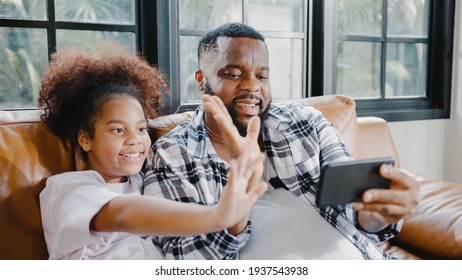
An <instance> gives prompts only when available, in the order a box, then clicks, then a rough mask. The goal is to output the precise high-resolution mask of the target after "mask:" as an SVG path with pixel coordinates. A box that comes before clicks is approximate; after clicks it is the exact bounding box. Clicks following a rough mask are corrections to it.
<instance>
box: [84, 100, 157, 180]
mask: <svg viewBox="0 0 462 280" xmlns="http://www.w3.org/2000/svg"><path fill="white" fill-rule="evenodd" d="M94 127H95V132H94V137H93V138H90V137H89V135H88V133H86V132H83V131H81V133H79V144H80V146H81V147H82V148H83V149H84V151H86V152H87V155H88V162H87V163H88V169H90V170H95V171H97V172H99V173H100V174H101V175H102V176H103V178H104V180H105V181H106V182H107V183H120V182H123V181H125V180H126V178H125V177H126V176H128V175H135V174H137V173H138V172H140V170H141V168H142V166H143V163H144V160H145V159H146V157H147V155H148V152H149V148H150V146H151V139H150V138H149V134H148V131H147V122H146V119H145V118H144V113H143V109H142V107H141V105H140V103H139V102H138V101H137V100H136V99H135V98H133V97H128V96H120V95H119V96H116V97H114V98H111V99H109V100H108V101H106V102H105V103H104V105H103V108H102V114H101V116H100V117H99V118H97V119H96V121H95V125H94Z"/></svg>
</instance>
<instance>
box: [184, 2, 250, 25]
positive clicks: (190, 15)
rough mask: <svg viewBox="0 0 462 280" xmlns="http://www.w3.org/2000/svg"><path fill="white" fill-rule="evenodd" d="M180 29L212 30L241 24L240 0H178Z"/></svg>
mask: <svg viewBox="0 0 462 280" xmlns="http://www.w3.org/2000/svg"><path fill="white" fill-rule="evenodd" d="M179 10H180V19H179V21H180V29H212V28H215V27H217V26H220V25H222V24H225V23H228V22H242V1H241V0H179Z"/></svg>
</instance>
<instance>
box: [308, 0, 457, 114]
mask: <svg viewBox="0 0 462 280" xmlns="http://www.w3.org/2000/svg"><path fill="white" fill-rule="evenodd" d="M328 1H330V0H328ZM324 8H325V0H313V13H312V14H311V15H312V17H313V19H312V22H313V29H312V32H313V33H312V57H313V60H312V68H311V81H312V82H311V92H312V94H311V96H320V95H324V94H327V93H325V91H324V88H323V86H324V85H323V81H324V64H323V63H324V62H323V58H324V55H325V54H324V35H325V34H324V32H325V30H324V15H325V10H324ZM454 11H455V0H432V1H431V3H430V22H429V35H428V38H429V42H428V60H427V61H428V64H427V85H426V92H427V96H426V97H409V98H397V99H378V100H376V99H374V100H364V99H356V104H357V108H356V112H357V115H358V116H377V117H381V118H383V119H385V120H387V121H411V120H424V119H446V118H449V117H450V107H451V89H452V88H451V87H452V57H453V48H454V46H453V45H454V19H455V18H454V17H455V12H454Z"/></svg>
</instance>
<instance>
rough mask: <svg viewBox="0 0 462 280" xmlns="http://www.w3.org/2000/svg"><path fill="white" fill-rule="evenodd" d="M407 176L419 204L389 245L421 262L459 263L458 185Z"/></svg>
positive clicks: (461, 201) (461, 199)
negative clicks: (416, 186) (417, 187)
mask: <svg viewBox="0 0 462 280" xmlns="http://www.w3.org/2000/svg"><path fill="white" fill-rule="evenodd" d="M410 174H411V176H413V177H414V178H416V179H417V181H418V182H419V183H420V185H421V189H420V203H419V205H418V206H417V209H416V210H415V213H414V214H412V215H410V216H409V217H407V218H406V219H405V221H404V224H403V228H402V231H401V233H400V234H399V235H397V236H396V237H395V238H394V240H393V242H394V243H396V244H398V245H399V246H401V247H404V248H406V249H407V250H409V251H411V252H414V253H415V254H418V255H420V256H423V257H424V258H425V259H462V215H461V210H460V209H462V185H461V184H456V183H451V182H444V181H438V180H434V179H430V178H427V177H424V176H420V175H416V174H412V173H410Z"/></svg>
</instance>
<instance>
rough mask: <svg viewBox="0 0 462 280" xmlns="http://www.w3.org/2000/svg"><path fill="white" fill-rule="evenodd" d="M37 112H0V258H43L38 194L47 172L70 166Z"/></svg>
mask: <svg viewBox="0 0 462 280" xmlns="http://www.w3.org/2000/svg"><path fill="white" fill-rule="evenodd" d="M40 113H41V112H40V111H39V110H24V111H2V112H0V178H2V181H1V182H0V228H1V230H0V240H1V242H0V259H46V258H48V253H47V249H46V244H45V241H44V237H43V229H42V223H41V218H40V207H39V200H38V195H39V193H40V192H41V191H42V189H43V187H44V186H45V180H46V178H47V177H48V176H50V175H52V174H57V173H61V172H65V171H69V170H72V169H73V168H74V164H73V162H74V159H73V156H72V155H73V153H72V152H71V151H69V150H68V149H66V147H65V146H64V145H63V143H62V142H61V141H60V140H59V139H58V138H57V137H55V136H54V135H53V134H52V133H50V132H49V131H48V129H46V128H45V127H44V124H43V123H42V122H41V121H40Z"/></svg>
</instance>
